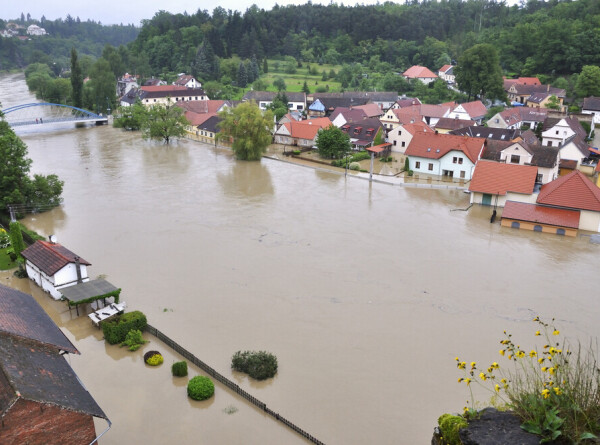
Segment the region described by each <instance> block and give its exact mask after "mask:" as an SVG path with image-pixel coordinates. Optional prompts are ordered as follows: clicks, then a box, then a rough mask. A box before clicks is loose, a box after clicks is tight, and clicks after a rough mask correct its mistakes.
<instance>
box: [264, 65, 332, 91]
mask: <svg viewBox="0 0 600 445" xmlns="http://www.w3.org/2000/svg"><path fill="white" fill-rule="evenodd" d="M268 64H269V72H268V73H267V74H264V75H262V76H261V79H262V80H263V81H265V82H266V83H267V84H268V87H267V91H277V89H276V88H275V87H274V86H273V80H275V78H276V77H281V78H283V80H284V81H285V84H286V85H287V91H290V92H300V91H302V86H303V85H304V81H306V83H307V85H308V88H309V89H310V92H311V93H314V92H315V90H316V89H317V88H318V87H319V86H325V87H329V90H328V91H329V92H332V93H334V92H339V91H341V89H342V85H341V84H340V82H337V81H336V80H334V79H328V80H325V81H323V80H321V78H322V73H323V71H325V72H327V73H329V71H331V69H333V70H334V71H335V72H338V71H339V70H340V68H341V66H340V65H326V64H323V65H319V64H317V63H311V64H307V63H304V64H302V68H296V73H294V74H288V73H286V72H285V68H286V65H287V62H285V61H281V60H269V61H268ZM308 66H310V67H311V68H313V70H314V69H315V68H316V70H317V71H318V74H317V75H314V74H310V73H309V72H308Z"/></svg>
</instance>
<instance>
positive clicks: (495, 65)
mask: <svg viewBox="0 0 600 445" xmlns="http://www.w3.org/2000/svg"><path fill="white" fill-rule="evenodd" d="M454 71H455V73H456V83H457V84H458V87H459V88H460V89H461V90H462V91H465V92H466V93H467V94H468V95H469V99H471V98H473V97H479V99H481V100H483V99H484V98H486V97H487V98H489V99H503V98H505V96H506V93H505V92H504V88H503V81H502V69H501V68H500V60H499V58H498V52H497V51H496V49H495V48H494V47H493V46H492V45H489V44H487V43H485V44H478V45H474V46H473V47H471V48H469V49H468V50H466V51H465V52H464V53H463V55H462V57H461V58H460V59H459V60H458V66H456V68H455V69H454Z"/></svg>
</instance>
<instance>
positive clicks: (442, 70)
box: [439, 65, 454, 74]
mask: <svg viewBox="0 0 600 445" xmlns="http://www.w3.org/2000/svg"><path fill="white" fill-rule="evenodd" d="M452 68H454V67H453V66H452V65H444V66H443V67H441V68H440V70H439V71H440V73H444V74H451V73H449V72H448V71H449V70H450V71H452Z"/></svg>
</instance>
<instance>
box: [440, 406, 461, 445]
mask: <svg viewBox="0 0 600 445" xmlns="http://www.w3.org/2000/svg"><path fill="white" fill-rule="evenodd" d="M438 425H439V426H440V434H441V436H442V437H443V438H444V443H447V444H448V445H460V444H462V442H461V441H460V437H459V436H458V430H460V429H461V428H466V427H467V421H466V419H465V418H464V417H461V416H453V415H452V414H442V415H441V416H440V418H439V419H438Z"/></svg>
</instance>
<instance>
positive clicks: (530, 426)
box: [521, 420, 542, 435]
mask: <svg viewBox="0 0 600 445" xmlns="http://www.w3.org/2000/svg"><path fill="white" fill-rule="evenodd" d="M521 428H522V429H524V430H525V431H527V432H528V433H531V434H538V435H540V434H542V428H541V427H540V426H539V424H537V423H535V422H533V421H532V420H529V421H527V422H525V423H524V424H523V425H521Z"/></svg>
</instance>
